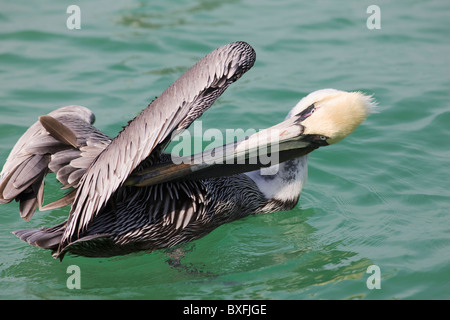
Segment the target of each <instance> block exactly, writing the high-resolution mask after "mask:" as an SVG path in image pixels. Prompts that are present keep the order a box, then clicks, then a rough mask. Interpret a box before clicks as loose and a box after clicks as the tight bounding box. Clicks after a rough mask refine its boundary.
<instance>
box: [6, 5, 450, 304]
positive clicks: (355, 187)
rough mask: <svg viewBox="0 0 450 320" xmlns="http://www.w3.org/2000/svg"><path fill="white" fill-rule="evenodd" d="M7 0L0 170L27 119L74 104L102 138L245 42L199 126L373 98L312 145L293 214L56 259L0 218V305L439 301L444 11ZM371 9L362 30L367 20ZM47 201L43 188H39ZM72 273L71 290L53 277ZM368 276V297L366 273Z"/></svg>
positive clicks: (245, 122) (445, 130) (48, 216)
mask: <svg viewBox="0 0 450 320" xmlns="http://www.w3.org/2000/svg"><path fill="white" fill-rule="evenodd" d="M70 4H72V3H71V2H70V1H66V2H60V3H58V4H55V3H54V1H53V2H51V1H44V0H40V1H35V2H33V3H30V2H26V1H14V3H12V2H8V3H2V4H1V9H2V10H1V13H0V25H1V28H0V43H1V45H0V74H1V76H0V92H1V97H2V99H1V102H0V115H1V116H0V133H1V134H0V163H2V164H3V163H4V161H5V160H6V157H7V155H8V153H9V151H10V150H11V148H12V147H13V145H14V143H15V142H16V141H17V139H18V138H19V137H20V136H21V135H22V133H23V132H24V131H25V130H26V128H27V127H28V126H30V125H31V124H32V123H33V122H34V121H36V119H37V117H38V116H39V115H42V114H46V113H48V112H50V111H52V110H54V109H56V108H58V107H61V106H64V105H70V104H79V105H84V106H87V107H89V108H90V109H92V110H93V111H94V113H95V114H96V117H97V120H96V126H97V127H98V128H100V129H101V130H103V131H104V132H105V133H107V134H109V135H111V136H115V135H116V134H117V132H118V131H120V129H121V127H122V126H123V125H125V124H126V122H127V121H128V120H129V119H131V118H132V117H134V116H135V115H136V114H137V113H138V112H139V111H140V110H141V109H142V108H144V107H145V106H146V105H147V104H148V102H149V101H151V100H152V99H153V98H154V97H155V96H157V95H159V94H160V93H161V92H162V91H163V90H164V89H165V88H166V87H167V86H168V85H169V84H170V83H171V82H172V81H174V80H175V79H176V78H177V77H178V76H179V75H180V74H181V73H182V72H184V71H185V70H187V69H188V68H189V67H190V66H191V65H192V64H194V63H195V62H196V61H197V60H198V59H200V58H201V57H203V56H204V55H205V54H207V53H208V52H209V51H211V50H213V49H215V48H217V47H219V46H221V45H223V44H226V43H229V42H232V41H237V40H244V41H247V42H248V43H250V44H251V45H252V46H253V47H254V48H255V50H256V52H257V62H256V64H255V66H254V67H253V69H252V70H250V71H249V72H248V73H247V74H246V75H245V76H244V77H243V78H241V79H240V80H239V81H238V82H237V83H235V84H233V85H232V86H231V87H230V88H229V89H228V90H227V92H225V94H224V95H223V96H222V97H221V98H220V99H219V100H218V101H217V102H216V104H215V105H214V106H213V108H212V109H210V110H209V111H208V112H207V113H206V114H205V115H204V116H203V117H202V120H203V128H219V129H221V130H224V129H226V128H243V129H247V128H255V129H260V128H265V127H269V126H271V125H273V124H275V123H277V122H279V121H281V120H282V119H284V117H285V115H286V114H287V112H288V111H289V110H290V108H291V107H293V106H294V105H295V104H296V102H297V101H298V100H299V99H300V98H301V97H303V96H304V95H306V94H307V93H309V92H311V91H314V90H317V89H321V88H328V87H332V88H336V89H341V90H361V91H364V92H366V93H368V94H374V97H375V98H376V100H377V101H378V103H379V107H378V112H377V113H374V114H372V115H371V116H370V117H369V119H368V120H367V121H366V122H365V123H364V124H363V125H362V126H361V127H359V128H358V129H357V130H356V131H355V132H354V134H353V135H351V136H350V137H348V138H347V139H345V140H344V141H342V142H340V143H339V144H337V145H334V146H330V147H327V148H322V149H320V150H317V151H315V152H314V153H313V154H312V155H311V158H310V166H309V181H308V183H307V185H306V187H305V189H304V191H303V193H302V195H301V198H300V202H299V204H298V205H297V207H296V208H295V209H294V210H291V211H288V212H278V213H274V214H268V215H260V216H253V217H248V218H245V219H243V220H240V221H237V222H234V223H231V224H228V225H224V226H222V227H220V228H218V229H216V230H215V231H213V232H212V233H211V234H209V235H208V236H206V237H204V238H202V239H200V240H198V241H195V242H193V243H191V244H189V245H187V246H186V247H185V248H184V250H185V251H186V256H185V257H184V258H183V259H182V264H183V266H184V268H182V269H176V268H172V267H170V266H169V264H168V263H167V262H166V260H167V259H168V256H167V255H166V253H164V252H154V253H151V254H134V255H128V256H123V257H117V258H109V259H89V258H81V257H72V256H67V257H66V258H65V259H64V261H63V262H59V261H56V260H53V259H52V258H51V257H50V255H49V252H47V251H44V250H39V249H37V248H34V247H31V246H28V245H26V244H25V243H22V242H21V241H19V240H18V239H17V238H16V237H15V236H13V235H11V234H10V232H11V231H13V230H16V229H21V228H28V227H37V226H49V225H54V224H56V223H57V222H60V221H63V220H64V219H65V217H66V216H67V213H68V208H62V209H57V210H53V211H51V212H44V213H37V214H36V215H35V216H34V217H33V219H32V220H31V221H30V222H28V223H27V222H25V221H23V220H21V219H20V217H19V215H18V206H17V204H16V203H10V204H8V205H3V206H1V207H0V212H1V214H0V226H1V227H0V228H1V229H0V241H1V246H0V277H1V282H0V283H1V285H0V297H1V298H9V299H55V298H59V299H65V298H79V299H448V298H450V292H449V288H450V263H449V257H450V255H449V249H450V233H449V230H450V228H449V207H450V192H449V188H448V187H449V182H450V175H449V162H448V160H449V157H450V139H449V136H450V129H449V128H450V126H449V123H450V104H449V86H450V81H449V76H448V75H449V74H450V70H449V59H448V57H449V56H450V44H449V40H448V35H449V33H450V27H449V24H448V21H447V19H448V16H449V14H450V4H449V3H448V2H446V1H444V0H434V1H427V2H423V1H408V2H407V3H406V2H398V1H397V2H395V3H394V2H392V1H381V0H380V1H377V3H373V2H370V1H346V2H345V3H342V2H339V3H338V2H336V1H325V0H323V1H314V2H300V1H293V0H286V1H277V2H276V4H275V2H273V1H260V0H258V1H256V0H254V1H238V0H235V1H228V2H227V3H224V2H217V1H208V0H178V1H175V0H173V1H164V4H151V3H150V2H146V1H137V0H127V1H116V2H115V3H114V4H112V3H111V2H110V1H95V2H92V1H81V2H77V4H78V5H79V6H80V8H81V29H80V30H69V29H67V27H66V20H67V18H68V17H69V14H67V13H66V9H67V6H69V5H70ZM371 4H377V5H378V6H379V7H380V9H381V29H379V30H369V29H368V28H367V26H366V20H367V18H368V17H369V14H367V13H366V9H367V7H368V6H369V5H371ZM47 187H48V188H49V190H50V194H56V193H57V192H58V188H59V186H58V184H57V183H54V182H49V183H48V184H47ZM70 265H77V266H79V267H80V270H81V289H80V290H76V289H74V290H69V289H68V288H67V286H66V281H67V279H68V277H69V274H67V267H68V266H70ZM371 265H376V266H378V267H379V269H380V273H381V278H380V283H381V288H380V289H369V288H368V287H367V284H366V281H367V279H368V278H369V276H371V274H369V273H366V271H367V268H368V267H369V266H371Z"/></svg>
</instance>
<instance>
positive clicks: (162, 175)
mask: <svg viewBox="0 0 450 320" xmlns="http://www.w3.org/2000/svg"><path fill="white" fill-rule="evenodd" d="M254 61H255V53H254V51H253V49H252V48H251V47H250V46H249V45H248V44H246V43H244V42H235V43H232V44H229V45H226V46H223V47H221V48H219V49H216V50H214V51H213V52H211V53H210V54H209V55H207V56H206V57H205V58H203V59H202V60H200V61H199V62H198V63H197V64H196V65H194V66H193V67H192V68H191V69H189V70H188V71H187V72H186V73H185V74H183V75H182V76H181V77H180V78H179V79H178V80H177V81H175V82H174V83H173V84H172V85H171V86H170V87H169V88H168V89H167V90H166V91H164V92H163V93H162V94H161V95H160V96H159V97H158V98H157V99H155V100H154V101H153V102H152V103H150V105H149V106H148V107H147V108H146V109H144V110H143V111H142V113H141V114H139V115H138V116H137V117H136V118H135V119H133V120H132V121H130V122H129V124H128V126H126V127H125V128H124V129H123V130H122V131H121V132H120V133H119V135H118V136H117V137H115V138H113V139H112V138H110V137H108V136H107V135H105V134H104V133H102V132H101V131H100V130H98V129H96V128H95V127H94V126H93V121H94V118H95V117H94V114H93V113H92V112H91V111H90V110H89V109H87V108H85V107H81V106H68V107H63V108H60V109H58V110H55V111H53V112H51V113H50V114H49V115H47V116H42V117H40V120H39V121H38V122H36V123H35V124H34V125H32V126H31V127H30V128H29V129H28V130H27V132H26V133H25V134H24V135H23V136H22V138H21V139H19V141H18V142H17V144H16V145H15V147H14V148H13V150H12V151H11V153H10V155H9V157H8V159H7V162H6V163H5V165H4V167H3V171H2V173H1V176H0V203H8V202H10V201H12V200H14V199H15V200H16V201H19V202H20V212H21V216H22V217H23V218H24V219H25V220H29V219H30V218H31V216H32V215H33V213H34V211H35V210H36V208H37V207H38V206H39V208H40V209H44V210H45V209H52V208H57V207H62V206H64V205H68V204H71V211H70V213H69V217H68V219H67V221H65V222H63V223H61V224H59V225H57V226H54V227H50V228H39V229H23V230H18V231H15V232H14V234H16V235H17V236H18V237H20V238H21V239H22V240H24V241H26V242H28V243H29V244H31V245H34V246H38V247H42V248H45V249H50V250H52V252H53V256H54V257H58V258H60V259H62V258H63V257H64V255H65V254H66V253H68V252H69V253H72V254H77V255H82V256H91V257H102V256H114V255H120V254H127V253H131V252H136V251H141V250H147V251H152V250H155V249H160V248H167V247H172V246H175V245H177V244H180V243H184V242H187V241H192V240H195V239H198V238H200V237H203V236H204V235H206V234H207V233H209V232H211V231H212V230H214V229H215V228H217V227H218V226H220V225H222V224H224V223H228V222H231V221H233V220H236V219H239V218H242V217H245V216H248V215H251V214H255V213H269V212H274V211H279V210H288V209H291V208H293V207H294V206H295V205H296V203H297V201H298V198H299V196H300V192H301V190H302V188H303V185H304V183H305V181H306V178H307V159H308V153H309V152H311V151H312V150H314V149H316V148H318V147H320V146H323V145H327V144H328V142H330V143H334V142H337V141H339V140H340V139H342V138H343V137H344V136H346V135H348V134H350V133H351V132H352V131H353V130H354V129H355V128H356V126H357V125H359V123H361V122H362V121H363V120H364V118H365V116H366V115H367V110H368V109H369V107H370V105H371V100H370V98H368V97H365V96H364V95H362V94H359V93H346V92H342V91H337V90H333V89H331V90H323V91H317V92H315V93H313V94H311V95H309V96H307V97H305V98H304V99H302V100H301V101H300V102H299V104H298V105H297V106H296V107H295V108H294V109H293V110H292V111H291V113H290V114H289V115H288V117H287V119H286V120H285V121H284V122H283V123H281V124H279V125H277V126H274V127H273V128H276V129H277V130H278V129H281V133H280V137H281V138H282V144H281V145H282V146H283V148H281V150H280V155H281V160H280V162H281V163H279V164H276V166H277V167H276V168H277V173H276V174H273V175H266V174H261V172H260V170H258V169H259V168H260V167H262V165H260V164H256V165H250V166H246V165H241V166H234V167H226V166H225V165H223V164H222V165H220V164H217V165H216V164H214V165H208V166H204V165H201V166H198V165H196V164H193V165H190V164H189V165H184V166H178V165H176V164H174V163H172V159H171V155H169V154H166V153H164V152H163V151H164V148H165V147H166V145H167V144H168V143H169V142H170V140H171V138H172V137H173V136H174V135H176V134H178V133H180V132H181V131H182V130H183V129H186V128H187V127H188V126H189V125H190V124H191V123H192V122H193V121H194V120H195V119H196V118H198V117H199V116H201V114H202V113H203V112H204V111H205V110H206V109H208V108H209V107H210V106H211V105H212V104H213V103H214V101H215V100H216V99H217V98H218V97H219V96H220V95H221V94H222V93H223V92H224V91H225V90H226V88H227V87H228V86H229V85H230V84H231V83H232V82H234V81H235V80H236V79H238V78H239V77H241V76H242V74H243V73H245V72H246V71H247V70H248V69H250V68H251V67H252V65H253V63H254ZM336 101H339V103H336ZM342 101H345V104H349V105H351V106H353V105H354V106H353V107H350V108H349V110H351V111H350V112H351V113H352V114H349V112H346V111H345V109H343V110H339V111H338V112H336V111H335V110H336V108H338V107H339V108H341V106H340V104H342V103H344V102H342ZM321 109H322V110H321ZM324 109H327V110H329V111H330V112H331V113H332V114H333V113H334V114H338V115H339V117H338V116H333V117H335V118H336V119H337V120H336V121H333V119H331V120H330V119H327V118H326V112H325V111H323V110H324ZM316 110H318V111H317V114H319V116H320V117H321V121H322V122H324V123H326V125H325V126H324V131H323V132H322V131H321V129H320V123H319V124H317V123H314V121H312V120H310V118H312V117H311V115H312V114H313V113H314V111H316ZM327 112H328V111H327ZM353 114H357V116H356V117H354V116H353ZM355 119H356V120H355ZM329 120H330V121H329ZM307 121H309V122H308V127H304V126H303V125H302V123H303V122H307ZM336 123H337V124H336ZM335 124H336V125H335ZM318 125H319V128H317V126H318ZM312 127H316V128H314V130H313V131H314V132H308V134H304V133H305V132H306V131H307V130H311V128H312ZM269 129H270V128H269ZM269 129H266V130H269ZM267 132H269V131H267ZM264 134H266V131H263V133H258V134H255V135H252V136H250V137H248V139H245V140H244V141H243V142H242V143H240V144H237V145H236V146H235V145H232V146H227V147H228V148H230V147H232V148H233V150H235V151H236V154H237V151H239V152H244V153H245V154H247V155H248V154H249V153H250V152H249V150H250V149H249V148H250V146H252V147H255V146H256V147H259V145H258V139H257V138H258V137H261V136H264ZM255 141H256V142H255ZM327 141H328V142H327ZM245 143H247V145H250V146H248V149H245V148H247V147H243V146H245V145H246V144H245ZM242 150H243V151H242ZM236 168H237V169H236ZM49 172H54V173H55V174H56V177H57V179H58V180H59V181H60V182H61V183H62V185H63V188H67V189H70V190H72V191H70V192H69V193H68V194H67V195H66V196H64V197H63V198H62V199H60V200H58V201H56V202H54V203H52V204H49V205H45V206H44V205H43V194H44V178H45V175H46V174H47V173H49ZM141 181H144V182H141Z"/></svg>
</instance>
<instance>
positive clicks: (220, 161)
mask: <svg viewBox="0 0 450 320" xmlns="http://www.w3.org/2000/svg"><path fill="white" fill-rule="evenodd" d="M299 120H300V119H299V118H297V117H292V118H290V119H287V120H285V121H283V122H281V123H279V124H277V125H275V126H273V127H270V128H267V129H264V130H261V131H259V132H257V133H255V134H253V135H251V136H249V137H246V138H244V139H242V140H239V141H236V142H234V143H229V144H226V145H223V146H221V147H216V148H213V149H210V150H206V151H204V152H201V153H198V154H195V155H192V156H185V157H180V156H176V155H172V158H171V160H172V161H171V162H167V163H161V164H156V165H154V166H152V167H150V168H148V169H145V170H142V171H139V172H135V173H133V174H132V175H130V177H128V179H127V180H126V181H125V183H124V185H125V186H138V187H144V186H150V185H154V184H158V183H163V182H168V181H173V180H177V179H184V180H186V179H188V180H191V179H204V178H212V177H222V176H229V175H233V174H237V173H243V172H249V171H253V170H257V169H261V168H267V171H266V174H271V170H270V169H269V167H273V166H274V165H277V164H279V163H282V162H284V161H287V160H289V159H293V158H297V157H300V156H303V155H305V154H308V153H310V152H311V151H313V150H315V149H317V148H318V147H320V146H323V145H326V144H327V143H326V141H325V140H324V139H322V138H321V137H319V136H316V135H304V134H303V132H304V129H305V128H304V126H302V125H301V124H300V121H299Z"/></svg>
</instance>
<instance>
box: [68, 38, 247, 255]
mask: <svg viewBox="0 0 450 320" xmlns="http://www.w3.org/2000/svg"><path fill="white" fill-rule="evenodd" d="M254 61H255V52H254V50H253V48H251V47H250V46H249V45H248V44H246V43H244V42H235V43H231V44H229V45H226V46H223V47H221V48H218V49H216V50H214V51H213V52H211V53H210V54H208V55H207V56H205V57H204V58H203V59H201V60H200V61H199V62H198V63H197V64H195V65H194V66H193V67H192V68H191V69H189V70H188V71H186V72H185V73H184V74H183V75H182V76H181V77H180V78H178V80H176V81H175V82H174V83H173V84H172V85H170V86H169V87H168V88H167V89H166V90H165V91H164V92H163V93H162V94H161V95H160V96H159V97H158V98H156V99H155V100H154V101H153V102H152V103H150V104H149V105H148V106H147V108H145V109H144V110H143V111H142V112H141V113H140V114H139V115H138V116H137V117H136V118H135V119H134V120H133V121H131V122H130V123H129V124H128V126H127V127H125V128H124V129H123V130H122V131H121V132H120V133H119V135H118V136H117V137H116V138H115V139H113V140H112V141H111V143H110V144H109V145H108V146H107V147H106V148H105V150H104V151H103V152H102V153H100V154H99V156H98V157H97V158H96V159H95V160H94V161H93V162H92V164H91V165H90V167H89V168H88V169H87V171H86V174H85V175H84V176H83V177H82V178H81V181H80V185H79V188H78V191H77V194H76V197H75V200H74V203H73V205H72V209H71V212H70V214H69V220H68V226H67V228H66V229H65V232H64V235H63V239H62V244H61V247H60V250H62V249H63V247H64V246H65V245H67V244H68V243H70V241H72V240H74V239H73V236H74V235H76V234H77V233H79V232H80V231H81V230H83V229H85V228H86V227H87V225H88V223H89V222H90V221H91V220H92V219H93V218H94V217H95V216H96V214H97V213H98V212H99V210H100V209H101V207H102V206H103V205H104V204H105V202H106V201H107V200H108V199H109V198H110V197H111V195H112V194H113V193H114V192H115V191H116V190H117V189H118V188H119V187H120V186H121V185H122V184H123V182H124V181H125V180H126V178H127V177H128V176H129V174H130V173H131V172H132V171H133V170H134V169H135V168H136V167H137V166H138V165H139V164H140V163H141V162H142V161H143V160H145V159H146V158H147V157H149V156H150V154H151V153H152V152H153V151H154V150H155V149H157V146H164V145H165V144H166V143H167V142H168V141H169V140H170V134H171V133H172V132H174V131H177V132H178V131H179V130H182V129H185V128H187V127H188V126H189V125H190V124H191V123H192V122H193V121H194V120H195V119H196V118H198V117H199V116H201V114H202V113H203V112H204V111H205V110H206V109H208V108H209V107H210V106H211V105H212V103H213V102H214V101H215V100H216V99H217V98H218V97H219V96H220V95H221V94H222V93H223V92H224V91H225V89H226V88H227V87H228V86H229V85H230V84H231V83H232V82H234V81H235V80H236V79H237V78H239V77H240V76H241V75H242V74H243V73H244V72H246V71H247V70H248V69H250V68H251V67H252V66H253V63H254ZM236 65H237V67H236ZM229 68H234V70H235V72H234V73H231V72H230V70H228V69H229ZM224 77H225V81H224V82H223V83H222V82H221V81H222V79H223V78H224ZM219 82H220V83H219ZM134 143H136V146H135V147H131V146H130V144H134ZM159 149H160V148H158V149H157V150H159ZM97 175H98V178H97V179H95V180H93V179H92V177H93V176H97Z"/></svg>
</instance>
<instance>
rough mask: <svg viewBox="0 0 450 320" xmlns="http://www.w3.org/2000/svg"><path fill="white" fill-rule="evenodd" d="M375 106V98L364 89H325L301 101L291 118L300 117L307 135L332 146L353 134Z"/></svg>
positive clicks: (299, 120)
mask: <svg viewBox="0 0 450 320" xmlns="http://www.w3.org/2000/svg"><path fill="white" fill-rule="evenodd" d="M374 107H375V103H374V101H373V99H372V97H371V96H367V95H364V94H363V93H361V92H345V91H340V90H335V89H322V90H318V91H314V92H312V93H310V94H309V95H307V96H306V97H304V98H303V99H302V100H300V101H299V102H298V103H297V105H296V106H295V107H294V108H293V109H292V110H291V112H289V114H288V116H287V119H290V118H293V117H296V118H298V120H297V121H298V122H299V123H300V124H301V125H302V126H303V127H304V130H303V134H302V135H303V136H305V137H313V140H316V141H320V140H321V141H323V143H324V142H326V144H328V145H329V144H334V143H336V142H339V141H341V140H342V139H344V138H345V137H346V136H348V135H349V134H351V133H352V132H353V131H354V130H355V129H356V128H357V127H358V126H359V125H360V124H361V123H362V122H363V121H364V120H365V119H366V118H367V116H368V114H369V113H370V112H371V110H372V109H373V108H374ZM324 144H325V143H324Z"/></svg>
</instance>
